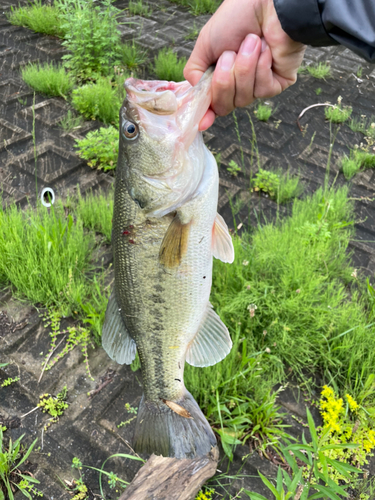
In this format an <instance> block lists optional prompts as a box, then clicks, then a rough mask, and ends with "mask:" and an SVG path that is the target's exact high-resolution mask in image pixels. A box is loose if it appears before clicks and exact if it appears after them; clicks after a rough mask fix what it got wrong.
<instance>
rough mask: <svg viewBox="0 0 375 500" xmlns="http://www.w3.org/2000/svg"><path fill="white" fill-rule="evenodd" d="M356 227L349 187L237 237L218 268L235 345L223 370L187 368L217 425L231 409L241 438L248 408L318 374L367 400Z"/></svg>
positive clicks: (367, 322) (367, 349)
mask: <svg viewBox="0 0 375 500" xmlns="http://www.w3.org/2000/svg"><path fill="white" fill-rule="evenodd" d="M353 224H354V215H353V205H352V202H351V201H350V200H349V198H348V190H347V188H346V187H343V188H340V189H339V190H337V191H334V190H330V191H326V192H323V191H322V190H318V191H317V192H316V193H315V194H314V195H313V196H311V197H308V198H307V199H305V200H303V201H300V200H298V199H297V200H295V201H294V204H293V208H292V215H291V216H290V217H289V218H288V219H286V220H284V221H280V222H277V223H276V224H266V225H263V226H260V227H259V228H258V229H257V230H256V231H255V232H254V233H253V234H246V233H245V234H244V235H243V236H242V238H235V239H234V247H235V262H234V263H233V264H232V265H230V266H228V265H225V264H223V263H221V262H220V261H216V260H215V262H214V273H213V286H212V292H211V302H212V303H213V305H214V307H215V309H216V311H217V312H218V313H219V314H220V316H221V318H222V320H223V322H224V323H225V324H226V325H227V326H228V328H229V330H230V331H231V336H232V339H233V344H234V345H233V348H232V351H231V353H230V354H229V355H228V356H227V357H226V358H225V359H224V360H223V361H222V362H221V363H220V364H219V365H217V366H215V367H212V368H211V367H208V368H202V369H197V368H194V369H192V368H191V367H186V385H187V387H188V388H189V390H190V391H191V392H192V394H193V395H194V396H195V397H196V398H197V400H198V401H199V403H200V404H201V406H202V407H203V408H206V414H207V416H208V417H209V418H211V415H214V412H215V411H218V410H215V408H218V405H220V404H221V401H224V406H225V408H224V407H222V410H221V411H222V413H223V414H224V413H225V414H226V415H228V419H229V414H230V415H231V418H232V420H233V421H234V422H233V425H232V429H233V427H235V425H236V422H237V420H235V418H236V417H237V415H238V412H241V408H242V406H241V405H242V401H243V400H244V401H246V397H253V398H254V399H255V400H256V401H258V402H259V401H260V399H259V398H260V397H261V395H262V394H263V395H264V394H265V393H266V392H267V387H268V390H270V388H271V387H272V385H273V384H274V383H275V382H277V381H281V382H282V381H284V380H285V377H286V375H287V374H288V373H290V372H291V373H292V374H294V375H295V376H296V377H297V378H299V379H304V380H306V379H307V378H308V377H309V374H317V373H319V374H320V376H321V377H322V379H323V382H326V383H330V382H331V381H334V383H335V384H336V387H338V388H339V389H340V391H342V392H344V391H347V392H349V393H350V394H351V395H352V397H354V398H357V397H358V395H359V394H360V392H361V390H362V387H363V385H364V384H365V381H366V380H367V378H368V376H369V375H370V374H371V373H372V371H373V357H374V355H375V337H374V336H373V335H371V332H372V331H374V326H373V316H371V311H370V309H369V307H368V306H369V304H368V297H367V296H366V295H360V293H359V292H358V286H359V285H360V283H359V282H358V280H357V278H355V277H353V276H354V273H353V268H352V267H351V265H350V258H349V257H348V254H347V252H346V251H347V247H348V244H349V241H350V239H351V236H352V234H353V230H352V227H353ZM218 398H219V403H218V401H217V400H218ZM231 401H232V402H231ZM368 402H369V403H370V401H368ZM235 410H236V414H235V413H234V412H235ZM244 418H245V417H244Z"/></svg>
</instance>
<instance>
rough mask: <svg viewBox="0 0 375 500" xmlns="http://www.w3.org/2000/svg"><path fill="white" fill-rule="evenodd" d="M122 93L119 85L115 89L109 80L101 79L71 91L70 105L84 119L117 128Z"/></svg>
mask: <svg viewBox="0 0 375 500" xmlns="http://www.w3.org/2000/svg"><path fill="white" fill-rule="evenodd" d="M123 92H124V91H123V90H122V87H121V86H120V85H119V86H118V87H117V88H116V87H115V86H114V84H113V83H112V81H111V80H110V79H109V78H104V77H101V78H99V79H98V81H97V82H96V83H89V84H86V85H83V86H82V87H79V88H77V89H75V90H73V93H72V104H73V107H74V108H75V109H76V110H77V111H78V112H79V113H81V114H82V115H83V116H84V117H85V118H88V119H90V120H94V119H98V120H100V121H102V122H103V123H105V124H108V125H109V124H113V125H115V126H116V127H118V121H119V117H118V116H119V115H118V114H119V109H120V107H121V104H122V101H123V97H124V96H123Z"/></svg>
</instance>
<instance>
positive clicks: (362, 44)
mask: <svg viewBox="0 0 375 500" xmlns="http://www.w3.org/2000/svg"><path fill="white" fill-rule="evenodd" d="M274 4H275V8H276V12H277V15H278V17H279V20H280V23H281V26H282V27H283V30H284V31H285V32H286V33H287V34H288V35H289V36H290V38H292V39H293V40H295V41H297V42H302V43H304V44H306V45H313V46H315V47H322V46H328V45H337V44H341V45H345V46H346V47H348V48H349V49H351V50H352V51H353V52H356V53H357V54H358V55H360V56H361V57H364V58H365V59H366V60H367V61H369V62H375V1H374V0H274Z"/></svg>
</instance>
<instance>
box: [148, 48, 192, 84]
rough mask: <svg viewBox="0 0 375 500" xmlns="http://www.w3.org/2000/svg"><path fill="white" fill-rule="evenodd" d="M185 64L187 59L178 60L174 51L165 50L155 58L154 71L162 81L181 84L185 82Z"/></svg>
mask: <svg viewBox="0 0 375 500" xmlns="http://www.w3.org/2000/svg"><path fill="white" fill-rule="evenodd" d="M185 64H186V57H181V58H178V57H177V54H176V53H175V52H173V50H172V49H170V48H168V49H167V48H165V49H162V50H160V51H159V53H158V55H157V56H156V57H155V58H154V67H153V70H154V72H155V74H156V76H157V77H158V78H159V79H160V80H168V81H174V82H181V81H183V80H184V74H183V71H184V67H185Z"/></svg>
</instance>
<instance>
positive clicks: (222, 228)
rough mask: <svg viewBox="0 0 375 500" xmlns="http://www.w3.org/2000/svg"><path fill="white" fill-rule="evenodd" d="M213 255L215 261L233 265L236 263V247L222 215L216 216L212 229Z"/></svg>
mask: <svg viewBox="0 0 375 500" xmlns="http://www.w3.org/2000/svg"><path fill="white" fill-rule="evenodd" d="M212 255H213V256H214V257H215V259H219V260H221V261H222V262H228V263H229V264H231V263H232V262H233V261H234V247H233V242H232V238H231V235H230V234H229V230H228V226H227V224H226V222H225V220H224V219H223V218H222V216H221V215H220V214H216V218H215V222H214V226H213V228H212Z"/></svg>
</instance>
